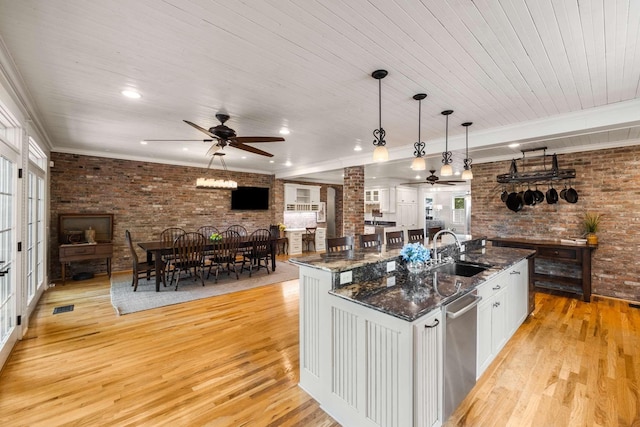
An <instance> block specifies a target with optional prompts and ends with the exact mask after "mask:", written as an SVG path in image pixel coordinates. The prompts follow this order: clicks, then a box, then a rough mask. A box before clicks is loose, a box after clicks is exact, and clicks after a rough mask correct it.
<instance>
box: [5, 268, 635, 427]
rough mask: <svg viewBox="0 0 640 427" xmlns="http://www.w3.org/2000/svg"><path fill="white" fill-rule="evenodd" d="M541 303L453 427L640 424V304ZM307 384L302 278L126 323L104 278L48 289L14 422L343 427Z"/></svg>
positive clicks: (14, 378)
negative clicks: (302, 370)
mask: <svg viewBox="0 0 640 427" xmlns="http://www.w3.org/2000/svg"><path fill="white" fill-rule="evenodd" d="M536 299H537V301H536V303H537V308H536V311H535V312H534V314H533V316H532V317H531V318H530V319H529V320H527V321H526V322H525V324H524V325H523V326H522V327H521V328H520V329H519V330H518V332H517V333H516V335H515V336H514V338H512V340H511V341H510V342H509V343H508V344H507V346H506V347H505V348H504V350H503V351H502V352H501V353H500V355H499V356H498V358H497V359H496V360H495V362H494V363H493V364H492V365H491V366H490V367H489V369H488V370H487V372H486V373H485V374H484V376H483V377H482V378H481V380H480V382H479V383H478V385H477V386H476V387H475V388H474V389H473V391H472V392H471V394H470V395H469V396H468V397H467V399H465V401H464V402H463V403H462V405H461V407H460V408H458V410H457V411H456V412H455V413H454V414H453V415H452V417H451V419H450V420H449V421H448V423H447V424H446V425H447V426H457V425H461V426H492V425H495V426H563V427H564V426H617V425H620V426H627V425H640V421H639V420H640V418H639V415H638V412H639V408H640V404H639V402H638V383H639V382H638V381H639V377H640V335H639V330H640V309H637V308H630V307H629V306H628V304H626V303H624V302H621V301H616V300H609V299H595V300H594V302H592V303H591V304H586V303H583V302H581V301H578V300H575V299H568V298H563V297H558V296H551V295H547V294H538V296H537V298H536ZM67 304H74V305H75V309H74V311H72V312H68V313H61V314H56V315H53V314H52V312H53V308H54V307H58V306H63V305H67ZM297 382H298V284H297V280H293V281H289V282H284V283H281V284H278V285H272V286H266V287H262V288H256V289H252V290H248V291H243V292H239V293H236V294H231V295H223V296H218V297H214V298H208V299H203V300H199V301H193V302H189V303H184V304H179V305H175V306H170V307H162V308H158V309H155V310H149V311H145V312H139V313H133V314H128V315H125V316H120V317H118V316H116V315H115V312H114V311H113V308H112V307H111V304H110V296H109V280H108V279H107V278H106V277H105V276H102V277H98V278H96V279H93V280H90V281H83V282H67V285H65V286H60V285H59V286H56V287H55V288H52V289H50V290H48V291H47V292H46V293H45V295H44V296H43V298H42V300H41V301H40V303H39V306H38V308H37V310H36V312H35V313H34V316H33V318H32V320H31V328H30V329H29V332H28V334H27V336H26V337H25V339H23V340H22V341H20V342H19V343H18V344H17V346H16V348H15V349H14V351H13V354H12V355H11V357H10V359H9V361H8V363H7V365H6V366H5V368H4V370H3V371H2V373H1V374H0V425H2V426H57V425H78V426H102V425H109V426H111V425H117V426H159V425H171V426H201V425H207V426H234V427H236V426H337V425H338V424H337V423H335V422H334V421H333V420H332V419H331V417H329V416H328V415H326V414H325V413H324V412H323V411H322V410H321V409H320V408H319V406H318V404H317V403H316V402H315V401H314V400H313V399H312V398H311V397H309V395H307V394H306V393H305V392H304V391H303V390H301V389H300V388H299V387H298V386H297Z"/></svg>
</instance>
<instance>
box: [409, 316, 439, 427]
mask: <svg viewBox="0 0 640 427" xmlns="http://www.w3.org/2000/svg"><path fill="white" fill-rule="evenodd" d="M413 336H414V338H413V340H414V342H413V348H414V352H415V355H414V363H415V368H414V369H415V372H414V376H413V387H414V399H413V400H414V423H413V425H414V426H439V425H440V424H442V411H441V408H442V381H443V378H442V375H443V374H442V373H443V371H444V368H443V365H442V354H443V353H442V344H443V324H442V311H440V310H437V311H435V312H433V313H432V314H431V315H428V316H426V318H424V320H422V319H421V320H419V321H417V323H416V324H415V325H414V327H413Z"/></svg>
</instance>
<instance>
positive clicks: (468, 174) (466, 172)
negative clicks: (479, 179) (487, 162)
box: [461, 122, 473, 180]
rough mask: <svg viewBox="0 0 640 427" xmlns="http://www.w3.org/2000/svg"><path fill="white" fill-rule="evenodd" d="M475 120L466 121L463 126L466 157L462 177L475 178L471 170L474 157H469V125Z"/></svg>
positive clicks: (466, 178)
mask: <svg viewBox="0 0 640 427" xmlns="http://www.w3.org/2000/svg"><path fill="white" fill-rule="evenodd" d="M472 124H473V122H465V123H462V126H464V128H465V132H466V135H465V157H464V171H462V176H461V178H462V179H465V180H469V179H473V172H471V163H472V162H473V160H472V159H470V158H469V126H471V125H472Z"/></svg>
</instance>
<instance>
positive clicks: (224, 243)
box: [207, 230, 241, 283]
mask: <svg viewBox="0 0 640 427" xmlns="http://www.w3.org/2000/svg"><path fill="white" fill-rule="evenodd" d="M220 235H221V237H222V238H221V239H220V240H219V241H217V242H216V243H215V245H214V246H213V249H212V250H211V255H210V256H209V271H208V272H207V279H208V278H209V276H210V275H211V270H212V269H214V268H215V273H216V279H215V282H216V283H218V275H219V273H220V271H221V270H224V269H226V270H227V275H230V274H231V269H233V272H234V273H235V275H236V280H238V279H239V276H238V270H237V269H236V257H237V255H238V248H239V247H240V239H241V237H240V235H239V234H238V233H236V232H235V231H228V230H227V231H223V232H222V233H220Z"/></svg>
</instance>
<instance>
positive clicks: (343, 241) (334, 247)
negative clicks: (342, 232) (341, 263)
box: [326, 236, 353, 252]
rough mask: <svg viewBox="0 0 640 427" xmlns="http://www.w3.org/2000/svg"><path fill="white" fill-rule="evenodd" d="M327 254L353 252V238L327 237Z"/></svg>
mask: <svg viewBox="0 0 640 427" xmlns="http://www.w3.org/2000/svg"><path fill="white" fill-rule="evenodd" d="M326 248H327V252H340V251H352V250H353V236H343V237H328V238H327V244H326Z"/></svg>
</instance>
